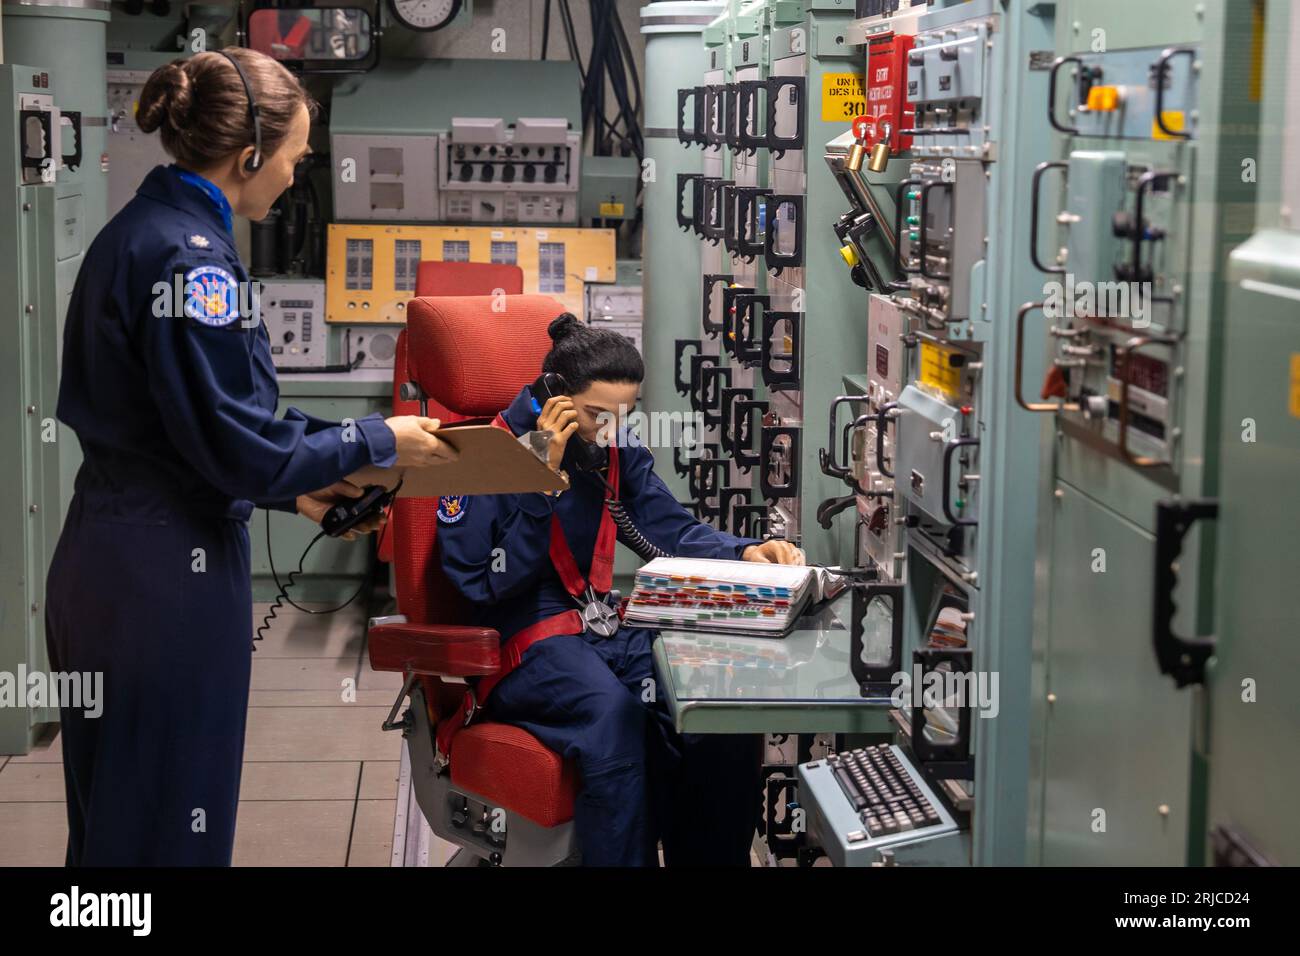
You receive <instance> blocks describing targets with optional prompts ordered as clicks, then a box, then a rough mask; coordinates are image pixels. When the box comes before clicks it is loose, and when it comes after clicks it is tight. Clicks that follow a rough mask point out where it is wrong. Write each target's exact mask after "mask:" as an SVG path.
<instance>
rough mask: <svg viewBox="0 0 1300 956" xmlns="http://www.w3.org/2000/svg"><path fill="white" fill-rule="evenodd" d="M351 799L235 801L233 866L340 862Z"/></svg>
mask: <svg viewBox="0 0 1300 956" xmlns="http://www.w3.org/2000/svg"><path fill="white" fill-rule="evenodd" d="M353 806H354V803H353V801H351V800H252V801H247V802H241V803H240V804H239V822H238V825H237V826H236V829H235V854H234V861H233V862H234V865H235V866H343V865H344V864H345V863H346V862H347V853H348V836H349V834H350V833H351V829H352V811H353Z"/></svg>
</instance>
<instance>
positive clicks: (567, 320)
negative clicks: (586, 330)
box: [546, 312, 582, 343]
mask: <svg viewBox="0 0 1300 956" xmlns="http://www.w3.org/2000/svg"><path fill="white" fill-rule="evenodd" d="M580 328H582V323H581V322H580V321H578V317H577V316H576V315H574V314H573V313H572V312H564V313H561V314H560V315H559V316H557V317H556V318H554V319H553V320H551V324H550V325H549V326H547V327H546V334H547V335H549V336H550V337H551V341H552V342H556V343H558V342H562V341H564V340H565V339H567V338H568V337H569V336H571V335H573V334H574V333H575V332H577V331H578V329H580Z"/></svg>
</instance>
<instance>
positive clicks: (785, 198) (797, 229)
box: [763, 193, 804, 275]
mask: <svg viewBox="0 0 1300 956" xmlns="http://www.w3.org/2000/svg"><path fill="white" fill-rule="evenodd" d="M803 199H804V197H803V196H801V195H791V194H782V193H773V194H772V195H771V196H769V197H768V200H767V211H768V217H767V233H766V234H765V235H764V236H763V255H764V257H765V258H766V259H767V267H768V268H769V269H771V270H772V272H774V273H775V274H777V275H780V274H781V271H782V270H783V269H785V268H787V267H789V268H798V267H799V266H801V265H803ZM782 206H789V207H790V208H791V209H793V210H794V218H793V219H789V220H787V222H789V223H791V225H792V228H793V229H794V250H793V251H791V252H788V253H784V252H777V251H776V247H775V242H776V239H777V236H778V234H779V233H780V231H781V230H780V227H779V226H778V225H777V223H779V222H780V218H779V217H778V216H777V210H779V209H780V208H781V207H782Z"/></svg>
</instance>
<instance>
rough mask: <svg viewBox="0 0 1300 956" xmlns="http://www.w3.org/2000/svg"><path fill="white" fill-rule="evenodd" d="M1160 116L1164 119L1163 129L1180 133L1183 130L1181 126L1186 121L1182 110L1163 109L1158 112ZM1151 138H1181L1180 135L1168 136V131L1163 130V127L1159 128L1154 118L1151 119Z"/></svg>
mask: <svg viewBox="0 0 1300 956" xmlns="http://www.w3.org/2000/svg"><path fill="white" fill-rule="evenodd" d="M1160 118H1161V119H1163V120H1164V121H1165V129H1167V130H1170V131H1171V132H1174V133H1181V132H1182V131H1183V126H1184V125H1185V123H1186V119H1185V118H1184V116H1183V111H1182V110H1163V111H1162V112H1161V113H1160ZM1151 138H1152V139H1165V140H1176V139H1181V138H1182V137H1179V136H1170V135H1169V134H1168V133H1166V132H1165V130H1164V129H1161V128H1160V124H1159V123H1157V122H1156V121H1155V120H1152V121H1151Z"/></svg>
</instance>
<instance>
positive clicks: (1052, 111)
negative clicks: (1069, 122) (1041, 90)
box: [1047, 56, 1083, 136]
mask: <svg viewBox="0 0 1300 956" xmlns="http://www.w3.org/2000/svg"><path fill="white" fill-rule="evenodd" d="M1067 63H1078V64H1079V65H1080V66H1082V65H1083V58H1082V57H1077V56H1058V57H1057V58H1056V62H1055V63H1053V64H1052V72H1051V73H1049V74H1048V76H1047V122H1048V123H1049V124H1050V125H1051V127H1052V129H1054V130H1056V131H1057V132H1058V133H1065V134H1066V135H1067V136H1078V135H1079V131H1078V129H1076V128H1075V127H1073V126H1062V125H1061V124H1060V123H1058V122H1057V121H1056V76H1057V74H1058V73H1060V72H1061V67H1063V66H1065V64H1067Z"/></svg>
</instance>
